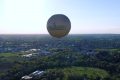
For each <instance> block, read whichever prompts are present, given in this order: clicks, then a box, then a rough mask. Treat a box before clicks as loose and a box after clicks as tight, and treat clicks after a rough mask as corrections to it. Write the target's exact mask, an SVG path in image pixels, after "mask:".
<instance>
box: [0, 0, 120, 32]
mask: <svg viewBox="0 0 120 80" xmlns="http://www.w3.org/2000/svg"><path fill="white" fill-rule="evenodd" d="M119 4H120V1H119V0H59V1H58V0H51V1H50V0H0V34H48V32H47V29H46V24H47V20H48V19H49V18H50V17H51V16H52V15H54V14H65V15H66V16H68V17H69V19H70V20H71V24H72V26H71V31H70V34H120V5H119Z"/></svg>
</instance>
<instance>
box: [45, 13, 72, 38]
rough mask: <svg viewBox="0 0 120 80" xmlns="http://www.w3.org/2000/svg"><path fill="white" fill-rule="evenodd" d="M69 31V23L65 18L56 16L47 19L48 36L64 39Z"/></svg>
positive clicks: (59, 15)
mask: <svg viewBox="0 0 120 80" xmlns="http://www.w3.org/2000/svg"><path fill="white" fill-rule="evenodd" d="M70 29H71V22H70V20H69V19H68V17H67V16H65V15H63V14H56V15H53V16H51V17H50V18H49V20H48V22H47V30H48V32H49V34H50V35H51V36H53V37H56V38H61V37H64V36H65V35H67V34H68V33H69V31H70Z"/></svg>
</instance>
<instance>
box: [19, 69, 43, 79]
mask: <svg viewBox="0 0 120 80" xmlns="http://www.w3.org/2000/svg"><path fill="white" fill-rule="evenodd" d="M44 73H45V72H44V71H40V70H36V71H34V72H33V73H31V74H29V75H26V76H23V77H22V78H21V80H36V79H40V78H41V77H42V76H43V75H44Z"/></svg>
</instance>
